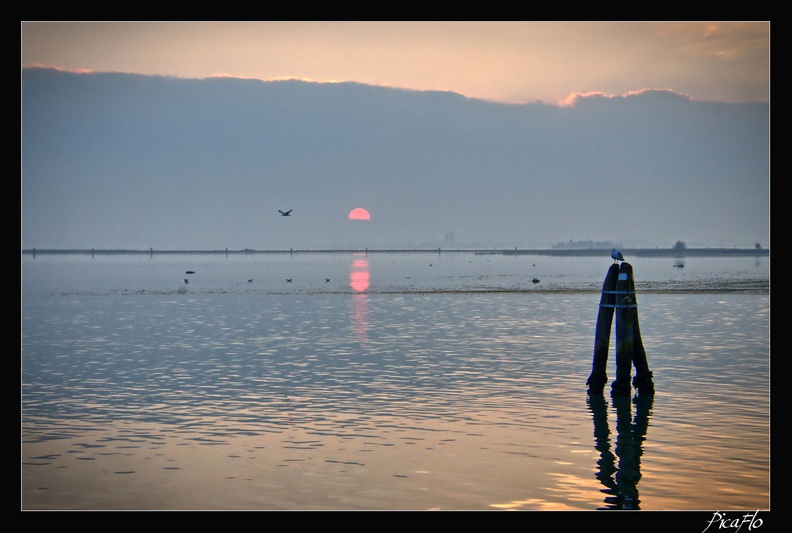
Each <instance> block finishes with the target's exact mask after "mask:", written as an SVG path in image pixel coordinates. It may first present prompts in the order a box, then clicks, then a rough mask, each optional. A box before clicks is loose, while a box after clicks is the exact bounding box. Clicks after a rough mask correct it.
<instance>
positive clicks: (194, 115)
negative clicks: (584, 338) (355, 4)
mask: <svg viewBox="0 0 792 533" xmlns="http://www.w3.org/2000/svg"><path fill="white" fill-rule="evenodd" d="M769 172H770V164H769V106H768V104H766V103H756V104H725V103H714V102H693V101H690V100H689V99H687V98H685V97H682V96H679V95H676V94H673V93H670V92H665V91H654V92H644V93H642V94H636V95H634V96H628V97H619V98H605V97H586V98H582V99H579V100H578V102H577V104H576V106H575V107H570V108H559V107H555V106H550V105H545V104H541V103H537V104H526V105H507V104H499V103H492V102H486V101H481V100H474V99H467V98H464V97H462V96H459V95H457V94H454V93H446V92H419V91H404V90H397V89H388V88H381V87H372V86H366V85H359V84H353V83H343V84H315V83H306V82H298V81H279V82H261V81H254V80H241V79H228V78H225V79H224V78H217V79H204V80H184V79H177V78H168V77H157V76H140V75H130V74H75V73H67V72H61V71H56V70H49V69H26V70H23V72H22V178H21V189H22V197H21V198H22V200H21V207H22V246H23V248H31V247H38V248H92V247H95V248H134V249H148V248H149V247H153V248H154V249H223V248H229V249H242V248H253V249H270V248H277V249H281V248H292V247H293V248H336V247H346V246H369V247H402V246H431V247H435V246H448V245H449V242H446V238H447V236H448V235H449V234H451V233H453V236H454V238H455V241H454V242H455V244H456V245H457V246H470V247H514V246H519V247H524V248H531V247H547V246H551V245H553V244H555V243H558V242H562V241H569V240H574V241H578V240H593V241H612V242H618V243H621V244H624V245H629V246H651V247H654V246H661V247H665V246H672V245H673V244H674V242H676V241H677V240H682V241H685V242H686V243H687V244H688V246H741V247H742V246H747V247H750V246H753V244H754V243H757V242H759V243H761V244H762V245H763V246H768V245H769V233H770V222H769V195H770V193H769V191H770V178H769ZM355 207H364V208H366V209H367V210H368V211H370V213H371V220H370V221H368V222H361V221H350V220H348V219H347V214H348V213H349V211H350V210H351V209H353V208H355ZM278 209H283V210H288V209H293V213H292V216H291V217H281V216H279V214H278Z"/></svg>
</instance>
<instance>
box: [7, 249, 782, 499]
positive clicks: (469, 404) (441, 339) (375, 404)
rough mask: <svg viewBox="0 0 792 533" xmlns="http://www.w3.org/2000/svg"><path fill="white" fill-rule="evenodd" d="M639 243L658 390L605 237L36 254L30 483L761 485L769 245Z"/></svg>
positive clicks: (25, 471) (722, 488)
mask: <svg viewBox="0 0 792 533" xmlns="http://www.w3.org/2000/svg"><path fill="white" fill-rule="evenodd" d="M631 264H632V265H633V268H634V272H635V278H636V290H637V296H638V305H639V318H640V325H641V332H642V336H643V342H644V346H645V347H646V351H647V356H648V360H649V365H650V368H651V370H652V371H653V372H654V375H655V386H656V389H657V393H656V394H655V396H654V399H653V401H652V402H651V404H650V405H644V404H631V403H630V402H627V403H625V404H621V403H614V402H612V401H611V399H610V397H609V396H607V395H606V396H605V398H604V402H603V403H602V404H598V402H597V401H594V402H593V403H592V404H590V402H589V398H588V397H587V394H586V384H585V381H586V378H587V377H588V374H589V372H590V370H591V358H592V354H593V343H594V327H595V322H596V317H597V311H598V304H599V296H600V295H599V291H600V288H601V284H602V279H603V277H604V275H605V273H606V271H607V268H608V267H609V265H610V260H609V259H607V258H605V259H599V258H591V257H589V258H552V257H545V256H516V257H512V256H500V255H475V254H472V253H461V252H460V253H442V254H436V253H414V254H405V253H370V254H368V255H353V254H336V253H319V254H294V255H289V254H250V255H234V254H232V255H229V256H228V257H226V256H224V255H155V256H152V257H149V256H145V255H143V256H137V255H112V256H96V257H91V256H90V255H64V256H50V255H39V256H37V257H35V258H33V257H31V256H23V258H22V306H21V307H22V376H21V381H22V408H23V410H22V441H23V447H22V503H23V508H25V509H539V510H544V509H582V510H594V509H598V508H610V507H617V506H619V505H620V504H621V503H622V502H624V495H625V494H626V495H628V496H629V498H632V500H631V501H636V499H637V503H635V504H633V505H637V506H639V507H640V508H641V509H668V510H676V509H705V510H706V509H713V510H721V511H727V510H730V509H749V510H751V509H753V510H755V509H767V508H768V507H769V474H770V472H769V366H770V365H769V355H770V348H769V265H768V259H767V258H759V259H757V258H701V259H699V258H689V259H687V260H686V261H685V266H684V268H678V267H674V261H673V260H671V259H668V258H636V259H635V260H633V261H631ZM187 270H194V271H195V273H194V274H185V272H186V271H187ZM534 277H535V278H537V279H539V280H540V281H539V283H532V281H531V280H532V279H533V278H534ZM185 278H187V279H188V280H189V283H185V282H184V279H185ZM287 279H291V280H292V281H291V282H287V281H286V280H287ZM328 279H329V281H328ZM248 280H252V281H248ZM366 284H367V285H366ZM610 359H611V360H610V361H609V368H608V373H609V376H610V378H611V379H612V378H613V376H614V374H615V368H614V361H613V356H612V355H611V358H610ZM606 391H607V389H606ZM641 428H644V429H643V430H642V429H641ZM628 452H629V453H628ZM628 474H629V475H628ZM636 475H638V476H639V477H637V478H636ZM625 479H632V481H631V482H630V481H628V482H625ZM635 479H638V481H637V483H635ZM619 483H621V485H619ZM620 493H621V494H620ZM629 498H628V501H629Z"/></svg>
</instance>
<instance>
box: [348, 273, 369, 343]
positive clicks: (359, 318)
mask: <svg viewBox="0 0 792 533" xmlns="http://www.w3.org/2000/svg"><path fill="white" fill-rule="evenodd" d="M349 286H350V287H352V290H353V291H355V294H354V295H353V296H352V330H353V331H354V333H355V338H356V339H357V340H358V342H359V343H361V344H363V343H365V342H366V341H367V340H368V301H367V299H368V294H366V290H367V289H368V287H369V262H368V259H367V258H363V259H353V260H352V265H351V268H350V271H349Z"/></svg>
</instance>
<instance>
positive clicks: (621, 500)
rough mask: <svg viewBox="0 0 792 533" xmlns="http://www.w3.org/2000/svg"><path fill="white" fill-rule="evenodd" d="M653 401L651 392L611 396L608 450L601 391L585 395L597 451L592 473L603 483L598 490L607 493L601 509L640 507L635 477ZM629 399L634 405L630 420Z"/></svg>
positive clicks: (636, 477) (638, 471) (606, 414)
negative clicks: (613, 436)
mask: <svg viewBox="0 0 792 533" xmlns="http://www.w3.org/2000/svg"><path fill="white" fill-rule="evenodd" d="M653 402H654V396H653V395H648V396H640V395H637V396H636V397H635V398H633V399H632V400H631V399H630V398H629V397H627V396H621V397H618V396H617V397H613V407H614V409H615V410H616V445H615V448H614V451H613V452H612V451H611V442H612V441H611V438H610V434H611V432H610V427H609V425H608V405H607V403H606V401H605V398H604V396H603V395H590V396H589V397H588V404H589V409H590V410H591V414H592V419H593V421H594V442H595V444H594V447H595V448H596V450H597V451H598V452H599V453H600V459H599V461H597V466H598V468H597V474H596V477H597V479H599V481H600V483H602V484H603V485H604V486H605V488H604V489H601V491H602V492H604V493H605V494H607V495H608V496H606V497H605V506H604V507H601V509H636V510H637V509H640V500H639V498H638V481H640V479H641V455H643V442H644V440H646V431H647V428H648V426H649V418H650V416H651V411H652V404H653ZM632 403H635V409H636V412H635V419H634V420H633V418H632V405H631V404H632ZM614 452H615V454H614ZM617 458H618V465H617Z"/></svg>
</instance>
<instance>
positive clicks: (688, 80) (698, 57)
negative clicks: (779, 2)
mask: <svg viewBox="0 0 792 533" xmlns="http://www.w3.org/2000/svg"><path fill="white" fill-rule="evenodd" d="M21 63H22V67H23V68H24V67H30V66H44V67H55V68H61V69H65V70H72V71H83V70H86V71H100V72H129V73H138V74H153V75H164V76H176V77H181V78H205V77H212V76H230V77H241V78H255V79H261V80H276V79H302V80H310V81H317V82H340V81H354V82H360V83H366V84H372V85H381V86H387V87H395V88H404V89H415V90H442V91H452V92H456V93H459V94H462V95H464V96H466V97H469V98H480V99H485V100H492V101H497V102H506V103H529V102H536V101H541V102H544V103H548V104H555V105H565V104H567V103H570V102H571V101H573V100H574V97H575V95H578V94H591V93H601V94H604V95H609V96H610V95H614V96H617V95H626V94H630V93H632V92H636V91H641V90H645V89H663V90H670V91H674V92H678V93H680V94H682V95H686V96H688V97H690V98H692V99H694V100H705V101H719V102H755V101H760V102H769V97H770V23H769V21H749V22H716V21H692V22H675V21H666V22H651V21H635V22H621V21H616V22H586V21H581V22H521V21H503V22H497V21H482V22H452V21H448V22H444V21H403V22H397V21H388V22H373V21H372V22H366V21H350V22H343V21H338V22H335V21H334V22H328V21H312V22H311V21H294V22H287V21H273V22H266V21H263V22H247V21H239V22H225V21H223V22H220V21H218V22H212V21H208V22H207V21H202V22H188V21H187V22H179V21H175V22H174V21H142V22H129V21H120V22H112V21H108V22H76V21H75V22H72V21H66V22H63V21H61V22H59V21H23V22H22V23H21Z"/></svg>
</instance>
